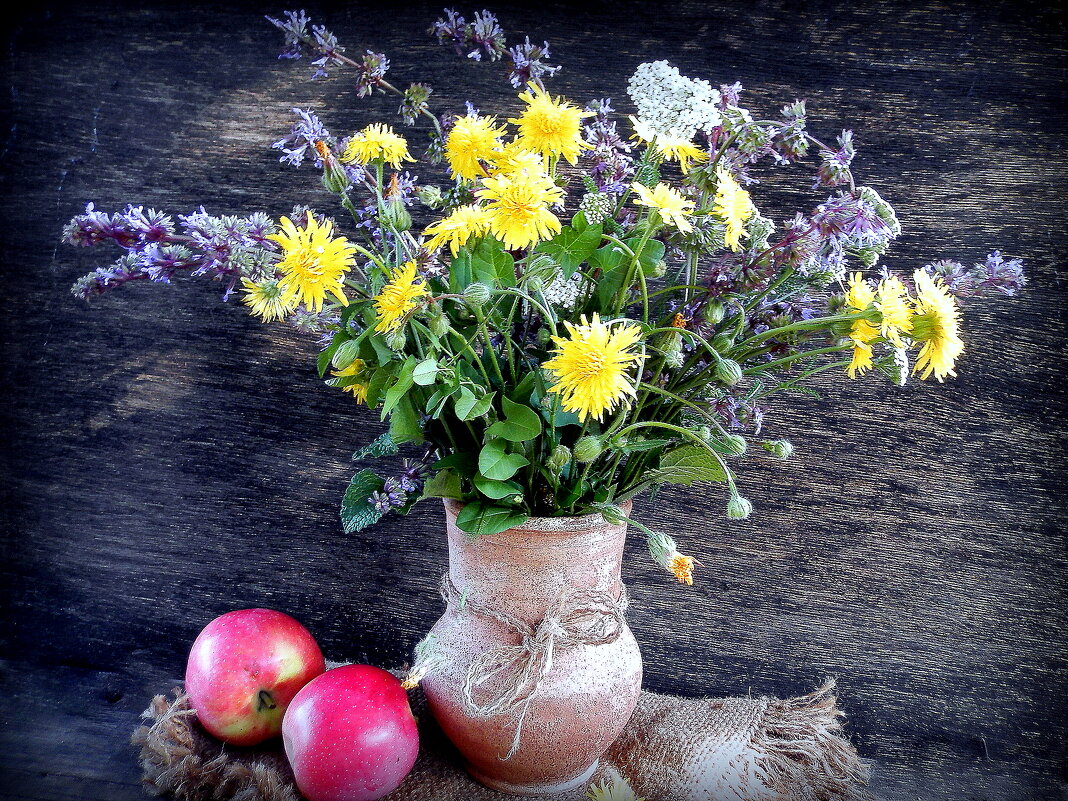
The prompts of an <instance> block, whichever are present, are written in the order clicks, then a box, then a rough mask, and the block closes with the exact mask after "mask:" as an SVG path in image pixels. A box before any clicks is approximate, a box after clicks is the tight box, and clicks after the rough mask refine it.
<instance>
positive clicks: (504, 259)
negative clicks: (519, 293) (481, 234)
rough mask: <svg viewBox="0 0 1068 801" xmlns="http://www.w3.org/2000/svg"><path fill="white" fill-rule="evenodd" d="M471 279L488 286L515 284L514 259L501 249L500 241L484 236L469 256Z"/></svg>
mask: <svg viewBox="0 0 1068 801" xmlns="http://www.w3.org/2000/svg"><path fill="white" fill-rule="evenodd" d="M471 274H472V281H479V282H481V283H483V284H486V285H488V286H515V283H516V281H515V259H513V258H512V256H511V255H510V254H508V253H505V252H504V250H502V249H501V243H500V242H498V241H497V240H496V239H493V238H492V237H485V238H483V239H482V241H480V242H479V243H478V244H477V245H476V246H475V252H474V253H473V254H472V256H471Z"/></svg>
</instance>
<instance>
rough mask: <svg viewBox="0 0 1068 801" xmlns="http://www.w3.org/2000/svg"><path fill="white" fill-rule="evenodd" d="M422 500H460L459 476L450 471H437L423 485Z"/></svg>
mask: <svg viewBox="0 0 1068 801" xmlns="http://www.w3.org/2000/svg"><path fill="white" fill-rule="evenodd" d="M423 497H424V498H452V499H453V500H457V501H458V500H460V498H461V497H462V492H461V489H460V476H458V475H457V474H456V473H454V472H453V471H452V470H439V471H438V472H436V473H435V474H434V475H432V476H431V477H430V478H428V479H427V481H426V484H424V485H423Z"/></svg>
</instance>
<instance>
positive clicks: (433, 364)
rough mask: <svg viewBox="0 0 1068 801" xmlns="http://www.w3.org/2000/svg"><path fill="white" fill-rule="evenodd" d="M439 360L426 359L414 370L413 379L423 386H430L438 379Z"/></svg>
mask: <svg viewBox="0 0 1068 801" xmlns="http://www.w3.org/2000/svg"><path fill="white" fill-rule="evenodd" d="M437 377H438V360H437V359H424V360H423V361H421V362H419V364H417V365H416V366H415V369H414V370H412V381H414V382H415V383H416V384H418V385H419V386H421V387H428V386H430V385H431V384H433V383H434V381H436V380H437Z"/></svg>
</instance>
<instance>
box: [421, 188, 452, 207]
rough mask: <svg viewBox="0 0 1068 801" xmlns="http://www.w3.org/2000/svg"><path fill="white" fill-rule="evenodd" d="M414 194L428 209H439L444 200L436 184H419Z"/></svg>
mask: <svg viewBox="0 0 1068 801" xmlns="http://www.w3.org/2000/svg"><path fill="white" fill-rule="evenodd" d="M415 196H416V197H417V198H418V199H419V202H420V203H422V204H423V205H424V206H426V207H427V208H430V209H439V208H441V206H442V204H443V203H444V202H445V199H444V197H442V194H441V190H440V189H438V188H437V187H436V186H430V185H427V186H420V187H419V188H418V189H416V190H415Z"/></svg>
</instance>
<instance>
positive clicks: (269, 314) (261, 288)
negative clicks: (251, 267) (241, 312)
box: [241, 278, 296, 323]
mask: <svg viewBox="0 0 1068 801" xmlns="http://www.w3.org/2000/svg"><path fill="white" fill-rule="evenodd" d="M241 285H242V286H243V287H244V288H245V297H244V298H242V300H243V301H244V302H245V305H246V306H248V307H249V309H250V310H251V312H252V313H253V314H254V315H256V316H257V317H259V318H260V319H261V320H263V322H265V323H269V322H271V321H272V320H281V319H283V318H285V317H288V316H289V315H290V314H291V313H292V312H293V310H294V309H296V304H295V303H292V302H291V301H290V300H289V299H287V298H286V293H285V292H284V291H283V290H282V288H281V287H280V286H279V284H278V281H276V280H274V279H270V280H268V281H262V282H260V283H256V282H255V281H252V280H250V279H248V278H242V279H241Z"/></svg>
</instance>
